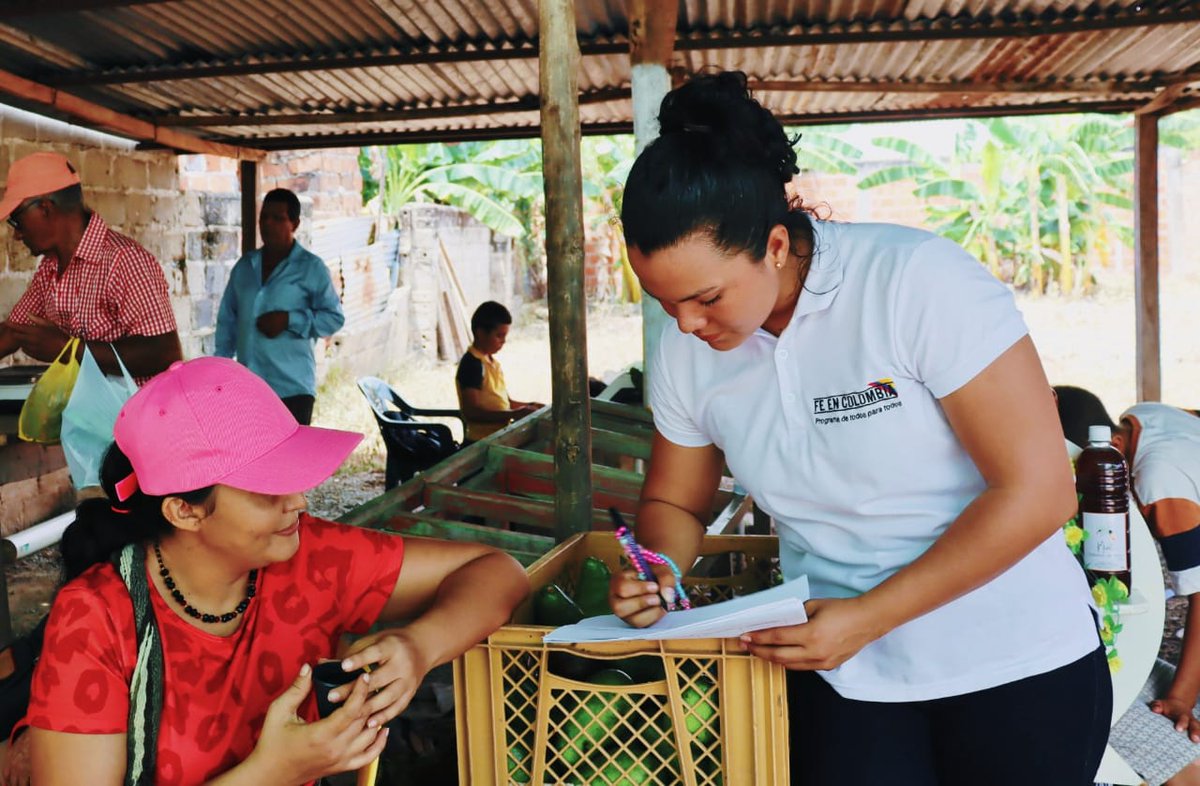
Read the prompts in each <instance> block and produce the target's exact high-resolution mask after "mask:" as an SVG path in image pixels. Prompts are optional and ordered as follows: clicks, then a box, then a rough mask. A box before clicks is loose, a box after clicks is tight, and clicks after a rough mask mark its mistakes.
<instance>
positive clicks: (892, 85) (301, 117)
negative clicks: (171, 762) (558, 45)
mask: <svg viewBox="0 0 1200 786" xmlns="http://www.w3.org/2000/svg"><path fill="white" fill-rule="evenodd" d="M1167 81H1169V80H1165V79H1164V80H1139V81H1123V80H1103V81H1088V82H1080V81H1072V82H1047V81H1036V82H1016V81H1008V82H908V81H901V82H897V81H886V80H862V81H854V82H849V81H847V82H838V81H823V82H814V81H804V80H799V81H768V82H756V81H751V82H750V89H751V90H754V91H756V92H788V93H805V92H822V93H925V94H953V93H963V94H970V95H997V94H1020V95H1026V94H1030V93H1072V94H1079V95H1089V96H1105V95H1113V94H1122V93H1153V92H1155V91H1156V90H1159V89H1160V88H1162V87H1163V84H1164V83H1165V82H1167ZM1179 87H1180V89H1182V87H1183V86H1182V85H1180V86H1179ZM629 98H630V90H629V88H608V89H603V90H593V91H589V92H585V93H583V94H582V95H580V97H579V103H580V104H581V105H588V104H602V103H607V102H609V101H623V100H627V99H629ZM538 106H539V105H538V97H537V96H523V97H521V98H517V99H513V100H510V101H495V102H492V103H488V104H458V105H454V104H451V105H446V106H436V107H430V106H417V105H412V106H394V107H389V108H387V109H366V110H359V111H347V112H296V113H288V114H260V115H247V114H236V113H225V114H206V115H186V116H174V115H160V116H155V117H150V118H147V120H150V121H152V122H155V123H157V124H158V125H160V126H163V127H172V128H209V127H221V126H292V125H342V124H347V123H400V122H416V121H423V120H443V119H447V118H455V117H477V116H480V115H496V114H505V113H509V112H536V111H537V109H538Z"/></svg>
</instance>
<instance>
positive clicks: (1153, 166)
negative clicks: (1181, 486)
mask: <svg viewBox="0 0 1200 786" xmlns="http://www.w3.org/2000/svg"><path fill="white" fill-rule="evenodd" d="M1133 123H1134V143H1133V146H1134V173H1133V177H1134V199H1133V206H1134V207H1133V226H1134V235H1135V238H1134V255H1133V269H1134V277H1135V282H1134V303H1135V309H1136V315H1137V317H1136V323H1135V324H1136V330H1137V397H1138V401H1159V400H1161V399H1162V357H1161V354H1160V348H1159V308H1158V115H1157V114H1153V113H1148V114H1141V115H1136V116H1135V117H1134V119H1133Z"/></svg>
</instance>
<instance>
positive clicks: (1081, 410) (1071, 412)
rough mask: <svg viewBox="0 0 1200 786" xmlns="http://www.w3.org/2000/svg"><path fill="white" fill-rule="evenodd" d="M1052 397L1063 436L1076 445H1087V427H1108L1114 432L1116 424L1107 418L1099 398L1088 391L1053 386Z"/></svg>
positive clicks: (1067, 386)
mask: <svg viewBox="0 0 1200 786" xmlns="http://www.w3.org/2000/svg"><path fill="white" fill-rule="evenodd" d="M1054 395H1055V398H1056V399H1057V403H1058V419H1059V420H1060V421H1061V422H1062V427H1063V436H1065V437H1066V438H1067V439H1069V440H1071V441H1072V442H1074V443H1075V444H1076V445H1086V444H1087V443H1088V426H1108V427H1109V428H1111V429H1113V430H1116V428H1117V424H1116V423H1114V422H1113V419H1112V418H1110V417H1109V416H1108V410H1107V409H1105V408H1104V404H1103V403H1102V402H1101V401H1100V398H1099V396H1097V395H1096V394H1095V393H1093V392H1091V391H1090V390H1084V389H1083V388H1077V387H1073V386H1071V385H1055V386H1054Z"/></svg>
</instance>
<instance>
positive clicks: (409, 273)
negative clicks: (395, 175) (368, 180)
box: [397, 204, 522, 358]
mask: <svg viewBox="0 0 1200 786" xmlns="http://www.w3.org/2000/svg"><path fill="white" fill-rule="evenodd" d="M397 220H398V223H399V229H400V267H399V271H398V272H399V276H398V283H399V284H400V285H401V286H402V287H407V288H408V290H409V291H410V293H411V295H410V296H411V304H410V306H409V328H410V331H411V338H410V339H409V341H410V349H412V350H413V351H415V352H418V353H420V354H422V355H425V356H427V357H430V358H433V357H436V356H437V354H438V341H437V310H438V307H439V300H438V298H439V297H440V292H441V290H440V287H439V284H438V272H437V267H436V265H437V264H438V261H439V257H440V255H441V253H442V251H441V245H444V246H445V248H446V253H447V255H448V256H449V257H450V259H451V260H452V263H453V265H454V270H455V273H456V274H457V276H458V280H459V283H460V284H461V285H462V288H463V294H464V296H465V298H466V304H465V306H466V315H467V317H468V318H469V317H470V315H471V313H472V312H473V311H474V310H475V309H476V308H477V307H478V306H479V304H480V303H482V302H483V301H485V300H495V301H497V302H500V303H503V304H504V305H505V306H507V307H508V308H509V310H510V311H513V312H514V313H515V312H516V309H517V307H518V306H519V305H520V303H521V299H522V291H521V286H520V277H519V276H518V269H517V261H516V254H515V253H514V251H513V243H512V240H511V239H509V238H506V237H502V236H499V235H494V234H493V233H492V231H491V230H490V229H488V228H487V227H485V226H483V225H482V224H480V223H479V222H478V221H476V220H475V219H473V218H471V217H470V216H469V215H467V214H466V213H463V212H462V211H461V210H458V209H457V208H453V207H446V206H444V205H424V204H411V205H406V206H405V207H404V208H403V209H402V210H401V212H400V215H399V216H398V217H397Z"/></svg>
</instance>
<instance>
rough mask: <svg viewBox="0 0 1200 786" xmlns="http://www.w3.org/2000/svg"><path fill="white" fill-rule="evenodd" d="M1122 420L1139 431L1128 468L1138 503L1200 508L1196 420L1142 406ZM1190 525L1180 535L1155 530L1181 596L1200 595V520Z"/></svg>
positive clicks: (1167, 409)
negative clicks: (1176, 502) (1181, 502)
mask: <svg viewBox="0 0 1200 786" xmlns="http://www.w3.org/2000/svg"><path fill="white" fill-rule="evenodd" d="M1125 418H1136V419H1137V422H1138V423H1139V424H1140V425H1141V427H1142V430H1141V433H1140V434H1139V435H1138V440H1137V448H1136V450H1134V453H1133V465H1132V466H1131V467H1130V468H1129V474H1130V475H1131V476H1132V480H1133V493H1134V496H1136V497H1137V501H1138V504H1139V505H1142V506H1146V505H1153V504H1154V503H1155V502H1161V501H1162V500H1164V499H1186V500H1190V501H1192V502H1195V503H1196V504H1200V417H1196V416H1195V415H1193V414H1191V413H1190V412H1185V411H1183V410H1182V409H1177V408H1175V407H1171V406H1168V405H1166V404H1157V403H1153V402H1146V403H1144V404H1135V405H1134V406H1132V407H1130V408H1129V409H1127V410H1125V412H1123V413H1122V414H1121V419H1122V420H1123V419H1125ZM1191 524H1192V525H1193V526H1192V527H1191V528H1190V529H1187V530H1184V531H1183V532H1170V533H1162V532H1155V536H1156V537H1158V539H1159V543H1160V544H1161V545H1162V550H1163V555H1164V556H1165V557H1166V560H1167V569H1168V570H1169V571H1170V573H1171V581H1172V583H1174V585H1175V591H1176V592H1177V593H1179V594H1180V595H1192V594H1195V593H1197V592H1200V521H1194V522H1191Z"/></svg>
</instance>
